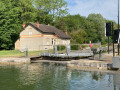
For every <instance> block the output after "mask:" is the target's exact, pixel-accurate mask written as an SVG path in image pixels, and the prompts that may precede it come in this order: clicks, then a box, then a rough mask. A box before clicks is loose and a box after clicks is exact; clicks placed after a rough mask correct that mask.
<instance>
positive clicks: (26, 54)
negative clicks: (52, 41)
mask: <svg viewBox="0 0 120 90" xmlns="http://www.w3.org/2000/svg"><path fill="white" fill-rule="evenodd" d="M25 57H28V49H27V48H26V49H25Z"/></svg>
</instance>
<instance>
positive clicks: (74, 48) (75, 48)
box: [71, 45, 79, 50]
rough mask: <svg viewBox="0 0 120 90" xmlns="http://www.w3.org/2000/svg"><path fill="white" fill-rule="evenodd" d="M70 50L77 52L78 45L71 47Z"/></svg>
mask: <svg viewBox="0 0 120 90" xmlns="http://www.w3.org/2000/svg"><path fill="white" fill-rule="evenodd" d="M71 50H79V46H78V45H71Z"/></svg>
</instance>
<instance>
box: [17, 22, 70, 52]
mask: <svg viewBox="0 0 120 90" xmlns="http://www.w3.org/2000/svg"><path fill="white" fill-rule="evenodd" d="M70 39H71V38H70V36H69V35H67V32H65V33H64V32H63V31H61V30H59V29H57V28H55V27H53V26H50V25H43V24H39V22H37V23H36V24H35V23H29V24H27V25H23V30H21V31H20V38H19V39H18V40H17V41H16V43H15V49H19V50H25V49H26V48H27V49H28V50H29V51H34V50H36V51H38V50H45V49H52V48H53V45H69V44H70Z"/></svg>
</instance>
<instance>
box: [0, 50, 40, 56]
mask: <svg viewBox="0 0 120 90" xmlns="http://www.w3.org/2000/svg"><path fill="white" fill-rule="evenodd" d="M38 55H39V51H29V52H28V56H29V57H32V56H38ZM24 56H25V52H20V51H19V50H2V51H0V57H24Z"/></svg>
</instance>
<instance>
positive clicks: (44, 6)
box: [34, 0, 67, 23]
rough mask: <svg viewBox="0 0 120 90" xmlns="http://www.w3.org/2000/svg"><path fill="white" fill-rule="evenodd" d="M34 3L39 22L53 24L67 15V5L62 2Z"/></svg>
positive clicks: (50, 0) (43, 0) (53, 0)
mask: <svg viewBox="0 0 120 90" xmlns="http://www.w3.org/2000/svg"><path fill="white" fill-rule="evenodd" d="M34 3H35V8H36V9H37V19H38V20H39V22H42V23H53V22H54V21H55V20H57V19H58V18H60V17H62V16H64V15H66V14H67V3H66V2H65V1H64V0H35V1H34ZM46 21H48V22H46Z"/></svg>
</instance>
